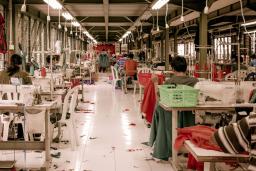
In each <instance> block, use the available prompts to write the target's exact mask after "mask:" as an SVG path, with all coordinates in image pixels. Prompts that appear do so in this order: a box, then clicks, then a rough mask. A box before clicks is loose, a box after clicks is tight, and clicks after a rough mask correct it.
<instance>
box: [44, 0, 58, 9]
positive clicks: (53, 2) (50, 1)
mask: <svg viewBox="0 0 256 171" xmlns="http://www.w3.org/2000/svg"><path fill="white" fill-rule="evenodd" d="M44 2H45V3H47V4H48V5H49V6H50V7H51V8H53V9H55V10H60V9H62V5H61V3H59V1H58V0H44Z"/></svg>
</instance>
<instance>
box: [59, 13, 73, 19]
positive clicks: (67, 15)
mask: <svg viewBox="0 0 256 171" xmlns="http://www.w3.org/2000/svg"><path fill="white" fill-rule="evenodd" d="M62 16H63V17H64V18H65V19H66V20H73V16H72V15H71V14H70V13H69V12H63V13H62Z"/></svg>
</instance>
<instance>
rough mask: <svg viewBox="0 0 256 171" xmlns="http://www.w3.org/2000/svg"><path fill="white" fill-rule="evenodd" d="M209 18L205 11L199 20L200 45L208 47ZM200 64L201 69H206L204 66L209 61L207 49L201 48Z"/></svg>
mask: <svg viewBox="0 0 256 171" xmlns="http://www.w3.org/2000/svg"><path fill="white" fill-rule="evenodd" d="M207 30H208V18H207V15H206V14H204V13H203V12H202V13H201V14H200V22H199V46H200V47H202V46H203V47H206V46H207V37H208V32H207ZM199 55H200V56H199V65H200V70H204V66H205V64H206V62H207V49H206V48H200V49H199Z"/></svg>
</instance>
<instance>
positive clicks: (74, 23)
mask: <svg viewBox="0 0 256 171" xmlns="http://www.w3.org/2000/svg"><path fill="white" fill-rule="evenodd" d="M71 24H72V25H73V26H75V27H80V26H81V25H80V23H79V22H77V21H72V22H71Z"/></svg>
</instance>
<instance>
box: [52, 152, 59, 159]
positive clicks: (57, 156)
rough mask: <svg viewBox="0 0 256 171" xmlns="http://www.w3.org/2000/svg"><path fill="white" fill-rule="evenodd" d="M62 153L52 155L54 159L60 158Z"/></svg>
mask: <svg viewBox="0 0 256 171" xmlns="http://www.w3.org/2000/svg"><path fill="white" fill-rule="evenodd" d="M60 155H61V152H57V153H56V154H51V156H52V157H53V158H60Z"/></svg>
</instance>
